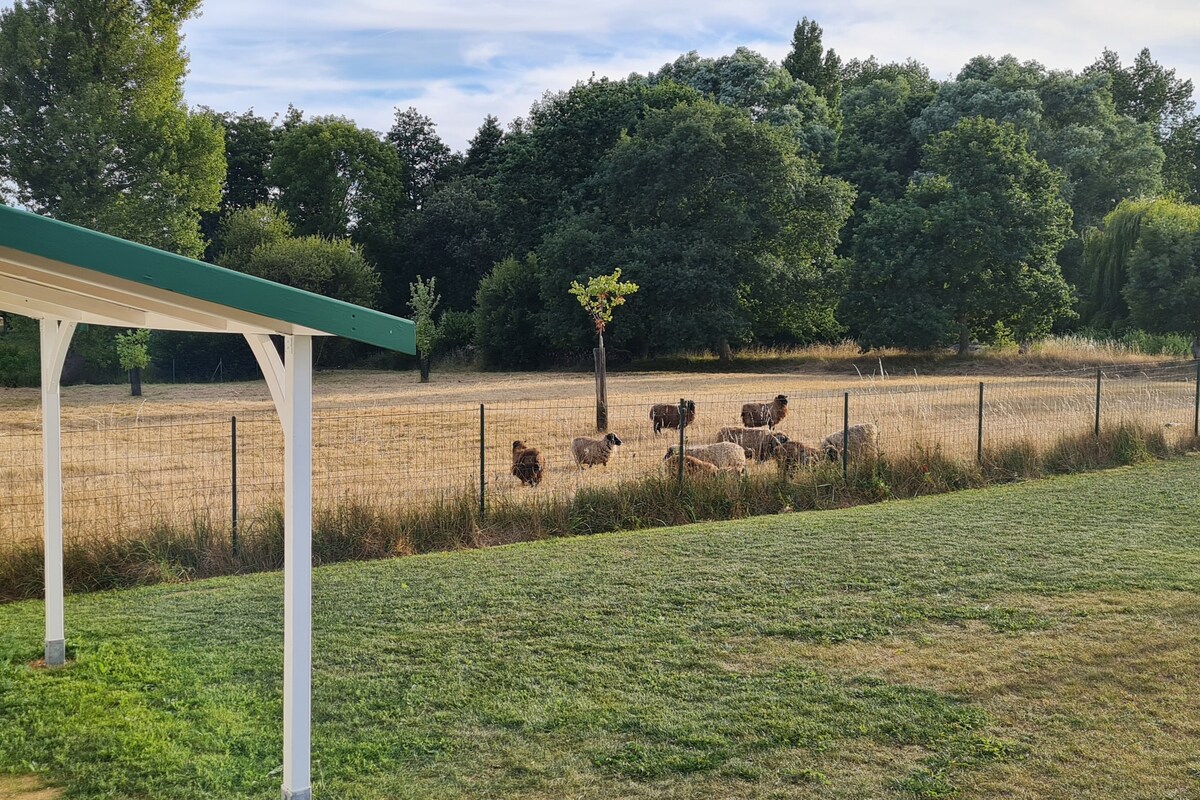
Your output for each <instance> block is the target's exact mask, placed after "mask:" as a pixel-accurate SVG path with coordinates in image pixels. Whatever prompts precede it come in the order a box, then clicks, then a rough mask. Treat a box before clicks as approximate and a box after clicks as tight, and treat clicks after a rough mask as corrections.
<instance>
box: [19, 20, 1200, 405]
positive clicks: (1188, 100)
mask: <svg viewBox="0 0 1200 800" xmlns="http://www.w3.org/2000/svg"><path fill="white" fill-rule="evenodd" d="M198 8H199V0H103V1H102V0H20V1H19V2H17V3H15V4H14V5H13V6H12V7H11V8H9V9H7V10H5V11H3V12H0V192H2V193H3V199H4V200H5V201H6V202H10V203H18V204H20V205H22V206H25V207H27V208H30V209H32V210H34V211H38V212H40V213H44V214H48V215H51V216H54V217H56V218H59V219H64V220H67V221H70V222H75V223H78V224H83V225H86V226H88V227H92V228H96V229H99V230H103V231H106V232H109V233H113V234H115V235H118V236H122V237H125V238H129V239H133V240H135V241H140V242H144V243H146V244H151V245H154V246H156V247H161V248H164V249H167V250H171V251H173V252H178V253H182V254H185V255H189V256H194V257H198V258H203V259H206V260H209V261H212V262H214V263H217V264H220V265H222V266H226V267H229V268H232V269H237V270H241V271H245V272H249V273H252V274H256V275H260V276H262V277H265V278H269V279H271V280H276V281H280V282H283V283H287V284H290V285H294V286H298V287H301V288H304V289H308V290H311V291H315V292H319V293H322V294H327V295H331V296H335V297H339V298H341V299H345V300H349V301H351V302H355V303H359V304H362V305H367V306H372V307H375V308H380V309H382V310H385V311H388V312H390V313H395V314H399V315H402V316H404V315H407V312H408V310H409V309H410V308H411V303H412V302H413V301H414V297H413V296H412V294H413V291H414V288H415V287H416V286H428V285H429V284H428V283H425V281H427V280H428V279H430V278H432V279H435V281H436V286H437V289H438V292H439V293H440V302H439V303H438V305H437V307H438V308H439V309H440V316H439V318H438V320H437V324H436V326H435V327H434V330H433V332H432V333H430V336H431V337H432V338H431V339H430V341H434V342H436V343H437V346H438V347H440V348H442V349H444V350H453V349H458V348H468V347H469V348H475V349H476V351H477V352H478V354H479V357H480V358H481V359H482V362H483V363H484V364H485V365H486V366H489V367H495V368H536V367H539V366H546V365H550V364H554V363H558V362H562V361H565V360H570V359H573V358H577V357H578V355H579V354H580V353H582V352H586V350H587V349H588V348H589V347H590V344H591V339H590V337H591V331H590V328H589V326H588V324H587V320H586V318H585V317H584V316H583V315H581V313H580V309H579V308H578V303H577V302H576V301H575V299H574V298H573V297H572V296H571V294H570V292H569V289H570V287H571V285H572V283H573V282H580V281H587V280H588V278H589V277H591V276H595V275H600V274H605V273H610V272H612V271H613V269H614V268H620V270H621V271H622V273H623V274H624V275H625V277H626V278H628V279H629V280H630V281H633V282H635V283H636V284H637V285H638V286H639V287H640V291H639V292H638V293H637V294H636V295H632V296H630V298H629V299H628V305H627V308H626V309H624V313H623V314H622V315H621V318H620V319H619V320H618V321H617V322H616V323H615V324H614V325H613V326H612V327H611V329H609V331H608V332H607V338H608V340H609V344H610V346H611V347H615V348H618V349H621V350H626V351H628V352H629V353H630V354H632V355H634V356H653V355H658V354H666V353H672V352H678V351H683V350H697V349H709V350H712V351H714V352H717V353H719V354H721V355H722V356H728V355H729V354H730V353H731V351H732V348H734V347H737V346H744V345H749V344H755V343H757V344H771V345H788V344H806V343H810V342H820V341H830V340H838V339H842V338H845V337H850V338H853V339H855V340H857V341H858V342H859V344H860V345H861V346H862V347H863V348H864V349H869V348H872V347H882V346H901V347H912V348H933V347H943V346H958V347H960V348H965V347H966V346H968V344H969V343H970V342H974V341H979V342H990V343H996V342H1006V341H1026V340H1032V339H1035V338H1037V337H1039V336H1042V335H1045V334H1046V333H1048V332H1050V331H1052V330H1063V329H1069V328H1072V327H1079V326H1090V327H1091V328H1094V329H1103V330H1105V331H1108V332H1120V331H1122V330H1124V329H1125V328H1128V327H1131V326H1138V327H1143V328H1146V329H1165V328H1169V329H1171V330H1175V331H1181V332H1185V333H1188V334H1189V335H1192V336H1195V335H1196V334H1197V333H1200V321H1198V320H1196V319H1194V317H1195V314H1194V313H1192V312H1191V309H1194V308H1196V307H1198V306H1200V303H1194V302H1193V303H1190V304H1189V303H1188V302H1187V301H1185V300H1182V299H1181V298H1185V297H1188V296H1189V295H1188V294H1187V293H1188V292H1189V291H1194V287H1195V285H1197V284H1200V277H1198V276H1200V256H1198V255H1197V254H1198V252H1200V238H1198V237H1200V230H1198V228H1197V225H1196V223H1195V220H1196V213H1197V212H1196V206H1195V205H1194V204H1196V203H1197V202H1200V169H1198V167H1197V165H1198V164H1200V118H1198V117H1197V115H1196V113H1195V103H1194V100H1193V87H1192V85H1191V82H1190V81H1186V80H1181V79H1179V78H1177V77H1176V75H1175V73H1174V70H1172V69H1169V68H1167V67H1164V66H1162V65H1160V64H1158V63H1157V62H1155V61H1154V59H1153V57H1152V55H1151V54H1150V52H1149V51H1148V50H1143V51H1142V52H1140V53H1138V54H1137V55H1136V57H1135V58H1134V59H1133V61H1132V62H1131V63H1129V64H1126V63H1125V62H1124V61H1122V59H1121V57H1120V56H1119V55H1118V54H1117V53H1114V52H1111V51H1104V52H1103V53H1101V54H1100V56H1099V57H1098V58H1097V59H1096V60H1095V62H1094V63H1092V64H1090V65H1088V66H1086V67H1084V68H1083V69H1082V70H1080V71H1078V72H1074V71H1055V70H1048V69H1046V68H1045V67H1044V66H1042V65H1040V64H1038V63H1036V62H1032V61H1019V60H1018V59H1017V58H1015V57H1013V56H1004V57H1001V58H994V57H990V56H979V57H976V58H973V59H971V60H970V61H969V62H967V64H965V65H964V66H963V68H962V69H961V70H960V71H959V73H958V74H957V75H956V76H955V77H954V78H953V79H952V80H946V81H937V80H934V79H933V78H931V77H930V75H929V71H928V69H926V68H925V67H924V66H923V65H922V64H921V63H920V62H918V61H915V60H910V61H907V62H904V63H888V64H885V63H880V62H878V61H877V60H876V59H874V58H868V59H865V60H861V59H852V60H849V61H845V62H843V60H842V59H841V58H840V57H839V56H838V55H837V53H836V52H835V51H834V50H832V49H827V48H826V47H825V46H824V44H823V41H822V36H823V32H822V30H821V28H820V26H819V25H818V24H817V23H816V22H813V21H810V20H808V19H803V20H801V21H800V22H799V23H798V24H797V25H796V27H795V30H794V32H793V39H792V48H791V51H790V53H789V54H788V56H787V57H786V58H785V59H784V60H783V62H782V63H778V64H777V63H774V62H772V61H770V60H769V59H767V58H765V57H763V56H762V55H760V54H758V53H756V52H754V51H752V50H749V49H746V48H738V49H737V50H736V51H735V52H733V53H731V54H729V55H726V56H722V57H719V58H701V57H700V56H698V55H697V54H696V53H694V52H693V53H688V54H685V55H681V56H680V57H679V58H677V59H676V60H675V61H673V62H671V63H669V64H666V65H664V66H663V67H662V68H661V69H659V70H657V71H655V72H651V73H648V74H645V75H642V74H633V75H630V76H628V77H627V78H624V79H620V80H609V79H589V80H586V81H581V82H579V83H577V84H576V85H575V86H574V87H572V88H571V89H569V90H567V91H563V92H557V93H547V94H546V95H545V96H544V97H543V98H542V99H540V100H539V101H538V102H536V103H534V104H533V106H532V107H531V109H530V111H529V114H528V115H527V116H526V117H523V118H519V119H515V120H512V121H511V122H509V123H507V124H506V125H501V122H500V120H498V119H497V118H495V117H492V116H489V117H487V118H486V119H484V120H483V121H482V124H481V125H480V127H479V129H478V131H477V132H476V134H475V135H474V137H473V138H472V139H471V140H470V143H469V144H468V146H467V147H466V149H465V150H464V151H462V152H456V151H454V150H453V149H452V148H450V147H449V146H447V145H446V143H445V142H444V141H442V139H441V138H440V137H439V136H438V133H437V130H436V126H435V124H434V121H433V120H431V119H430V118H428V117H426V116H424V115H422V114H421V113H420V112H419V111H418V110H417V109H415V108H406V109H397V110H396V114H395V118H394V122H393V124H392V126H391V128H390V129H389V130H387V131H384V132H375V131H371V130H367V129H364V128H361V127H359V126H357V125H356V124H355V123H354V122H353V121H351V120H349V119H346V118H344V117H338V116H316V117H310V116H306V115H305V114H303V113H302V112H301V111H300V110H298V109H295V108H289V109H288V110H287V111H286V112H285V113H284V114H282V116H279V115H277V116H274V117H266V116H262V115H259V114H256V113H254V112H253V111H245V112H230V111H218V110H212V109H206V108H199V109H189V108H188V107H187V106H186V104H185V102H184V96H183V81H184V76H185V73H186V66H187V57H186V53H185V52H184V51H183V49H182V47H181V40H180V36H179V28H180V26H181V25H182V23H183V22H184V21H186V20H187V19H188V18H190V17H192V16H194V15H195V14H196V13H197V12H198ZM419 279H424V280H419ZM1189 287H1192V288H1189ZM1172 309H1174V310H1172ZM5 322H6V324H5V326H4V327H5V330H6V331H9V335H6V336H4V337H3V338H0V381H6V382H10V383H11V382H21V381H22V380H28V373H29V372H30V370H32V381H33V382H36V377H37V371H36V360H35V359H33V360H31V354H32V355H35V354H36V349H35V348H36V336H35V335H32V334H31V333H30V331H31V330H32V327H31V326H28V325H23V324H22V323H21V322H20V321H19V320H16V319H13V318H9V319H8V320H6V321H5ZM111 344H112V339H111V334H108V333H106V332H104V331H102V330H93V331H89V332H86V333H84V334H81V335H80V337H79V340H78V341H77V342H76V344H75V346H74V350H75V357H76V361H77V362H78V363H79V364H80V365H81V366H80V369H81V370H82V371H83V376H84V377H88V376H92V377H93V378H96V377H98V376H100V375H101V374H103V373H105V372H106V371H107V372H109V373H111V372H113V371H114V370H115V369H116V353H115V348H113V347H112V346H111ZM151 349H152V351H153V353H154V355H155V356H156V360H157V362H158V363H159V365H160V367H161V366H162V365H163V364H164V363H166V362H167V361H168V360H170V361H173V362H175V363H177V364H181V365H184V366H183V374H182V375H181V376H180V377H191V378H205V377H209V376H208V375H207V374H196V372H195V371H190V372H189V370H192V367H191V366H190V365H193V364H199V365H202V366H201V369H202V370H203V371H204V372H207V370H209V369H211V366H210V364H211V363H212V356H213V355H215V354H218V353H219V354H221V357H222V358H224V359H225V361H223V362H222V363H224V364H225V365H226V367H225V368H226V369H228V370H230V371H231V373H236V372H237V371H238V370H243V371H246V372H249V373H251V374H252V373H253V370H254V366H253V361H252V359H251V358H250V357H249V354H248V353H247V354H246V356H245V358H243V359H240V360H239V359H238V357H236V356H232V357H231V355H230V354H229V353H228V352H226V345H225V343H224V342H223V341H221V340H219V339H214V338H213V337H206V336H201V335H187V334H178V333H162V334H155V336H154V337H153V338H152V339H151ZM206 354H209V355H207V356H206ZM319 358H320V362H319V363H321V364H323V365H324V366H348V365H354V364H363V363H373V364H381V363H386V357H385V356H381V355H380V354H378V353H372V352H369V351H367V350H365V349H364V348H360V347H358V346H356V345H352V344H350V343H339V342H328V343H325V346H324V349H323V350H322V352H321V353H320V355H319ZM22 371H24V374H26V378H24V379H22V378H21V377H20V375H21V374H23V373H22Z"/></svg>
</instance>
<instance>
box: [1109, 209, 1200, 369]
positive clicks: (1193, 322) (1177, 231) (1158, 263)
mask: <svg viewBox="0 0 1200 800" xmlns="http://www.w3.org/2000/svg"><path fill="white" fill-rule="evenodd" d="M1139 227H1140V230H1139V235H1138V239H1137V244H1136V245H1134V247H1133V251H1132V252H1131V253H1130V255H1129V266H1128V272H1129V280H1128V283H1127V284H1126V286H1125V290H1124V294H1125V300H1126V302H1128V304H1129V312H1130V318H1131V319H1132V321H1133V323H1134V324H1135V325H1137V326H1138V327H1140V328H1143V329H1144V330H1147V331H1151V332H1153V333H1170V332H1179V333H1185V334H1187V335H1188V336H1191V337H1192V353H1193V354H1194V355H1195V356H1196V357H1197V358H1200V206H1195V205H1187V204H1183V203H1174V202H1168V201H1163V202H1159V203H1156V204H1155V205H1154V206H1153V207H1151V208H1150V209H1148V211H1147V213H1146V214H1145V215H1144V217H1143V219H1142V221H1141V225H1140V226H1139Z"/></svg>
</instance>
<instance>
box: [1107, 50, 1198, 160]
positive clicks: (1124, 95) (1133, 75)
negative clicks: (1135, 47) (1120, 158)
mask: <svg viewBox="0 0 1200 800" xmlns="http://www.w3.org/2000/svg"><path fill="white" fill-rule="evenodd" d="M1084 74H1087V75H1107V76H1108V77H1109V79H1110V80H1111V85H1112V96H1113V103H1114V104H1115V105H1116V108H1117V111H1118V112H1120V113H1121V114H1124V115H1126V116H1128V117H1132V118H1133V119H1135V120H1137V121H1138V122H1145V123H1149V124H1150V125H1152V126H1153V127H1154V130H1155V131H1156V132H1157V133H1158V135H1159V142H1160V143H1161V142H1164V141H1166V139H1167V138H1168V136H1169V135H1170V132H1171V131H1172V130H1174V129H1175V128H1177V127H1178V126H1179V125H1182V124H1183V123H1185V122H1186V121H1187V120H1188V119H1189V118H1191V116H1192V112H1193V111H1194V110H1195V108H1196V102H1195V101H1194V100H1193V99H1192V91H1193V89H1194V88H1195V87H1194V86H1193V85H1192V82H1191V81H1190V80H1186V79H1183V78H1177V77H1175V70H1173V69H1167V68H1166V67H1164V66H1162V65H1161V64H1159V63H1158V62H1157V61H1155V60H1154V57H1153V56H1152V55H1151V54H1150V48H1148V47H1144V48H1142V50H1141V51H1140V52H1139V53H1138V54H1137V56H1136V57H1135V58H1134V60H1133V63H1132V64H1130V65H1129V66H1128V67H1126V66H1125V65H1123V64H1122V63H1121V57H1120V55H1118V54H1117V53H1116V52H1114V51H1112V50H1108V49H1105V50H1104V52H1103V53H1102V54H1101V55H1100V57H1099V58H1098V59H1096V61H1095V62H1094V63H1093V64H1092V65H1091V66H1089V67H1088V68H1087V69H1085V70H1084Z"/></svg>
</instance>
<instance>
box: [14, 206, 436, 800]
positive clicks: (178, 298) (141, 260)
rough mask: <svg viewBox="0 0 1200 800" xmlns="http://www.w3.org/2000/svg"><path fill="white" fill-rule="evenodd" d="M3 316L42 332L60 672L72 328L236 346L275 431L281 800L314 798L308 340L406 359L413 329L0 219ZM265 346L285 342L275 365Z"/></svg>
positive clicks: (34, 219)
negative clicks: (280, 557) (280, 483)
mask: <svg viewBox="0 0 1200 800" xmlns="http://www.w3.org/2000/svg"><path fill="white" fill-rule="evenodd" d="M0 310H3V311H5V312H12V313H16V314H21V315H24V316H28V317H33V318H35V319H37V320H39V322H40V326H41V372H42V380H41V391H42V442H43V466H42V469H43V473H42V477H43V513H44V518H43V526H44V537H45V539H44V544H45V589H46V642H45V660H46V664H47V665H49V666H59V665H62V664H64V663H65V660H66V634H65V625H64V623H65V620H64V612H63V530H62V521H63V513H62V452H61V415H60V398H59V380H60V377H61V375H62V367H63V361H64V359H65V358H66V354H67V347H68V345H69V344H70V342H71V336H72V334H73V333H74V332H75V328H76V326H77V325H79V324H84V323H86V324H95V325H111V326H115V327H120V328H151V329H158V330H174V331H192V332H199V333H234V334H241V335H242V336H244V337H245V339H246V341H247V342H248V343H249V344H250V349H251V350H252V351H253V352H254V356H255V358H256V359H257V360H258V364H259V366H260V367H261V368H262V372H263V375H264V376H265V378H266V382H267V386H268V387H269V389H270V391H271V398H272V400H274V402H275V408H276V411H277V412H278V414H279V421H280V423H281V424H282V425H283V442H284V445H283V450H284V456H283V457H284V617H283V618H284V624H283V630H284V634H283V648H284V657H283V798H284V800H288V798H292V799H293V800H299V799H300V798H310V797H311V796H312V784H311V779H310V763H309V761H310V734H311V694H312V692H311V688H312V677H311V673H312V339H313V337H314V336H344V337H346V338H348V339H355V340H357V341H360V342H366V343H368V344H373V345H378V346H380V347H385V348H388V349H391V350H396V351H399V352H403V353H409V354H413V353H415V352H416V336H415V327H414V325H413V323H412V322H410V321H409V320H405V319H400V318H399V317H393V316H390V315H388V314H383V313H380V312H378V311H372V310H371V309H367V308H362V307H360V306H355V305H352V304H350V303H344V302H342V301H340V300H333V299H330V298H328V297H322V296H320V295H316V294H312V293H311V292H305V291H302V290H299V289H294V288H292V287H290V286H283V285H281V284H278V283H273V282H271V281H266V280H262V279H260V278H256V277H253V276H250V275H244V274H242V273H239V272H234V271H232V270H228V269H223V268H221V267H216V266H213V265H212V264H205V263H203V262H201V261H195V260H193V259H190V258H184V257H183V256H178V255H174V254H172V253H166V252H163V251H162V250H156V249H154V248H151V247H146V246H144V245H140V244H135V243H133V242H128V241H125V240H124V239H118V238H115V237H112V236H107V235H105V234H102V233H97V232H96V231H92V230H88V229H86V228H80V227H77V226H75V225H69V224H67V223H64V222H58V221H56V220H51V219H48V218H46V217H42V216H39V215H37V214H31V213H29V212H26V211H21V210H18V209H13V208H8V207H4V206H0ZM272 335H280V336H282V337H283V341H284V355H283V357H282V358H281V357H280V355H279V352H278V350H277V349H276V348H275V344H274V343H273V342H272V340H271V338H270V337H271V336H272Z"/></svg>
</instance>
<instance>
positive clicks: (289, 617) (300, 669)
mask: <svg viewBox="0 0 1200 800" xmlns="http://www.w3.org/2000/svg"><path fill="white" fill-rule="evenodd" d="M264 338H265V337H264ZM268 344H269V342H268ZM271 352H272V353H274V352H275V348H274V346H271ZM283 401H284V407H285V412H281V417H282V418H283V420H284V429H283V458H284V472H283V498H284V509H285V510H284V517H283V553H284V555H283V800H311V798H312V783H311V776H310V767H309V759H310V748H311V726H312V439H313V436H312V337H311V336H286V337H284V380H283Z"/></svg>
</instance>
